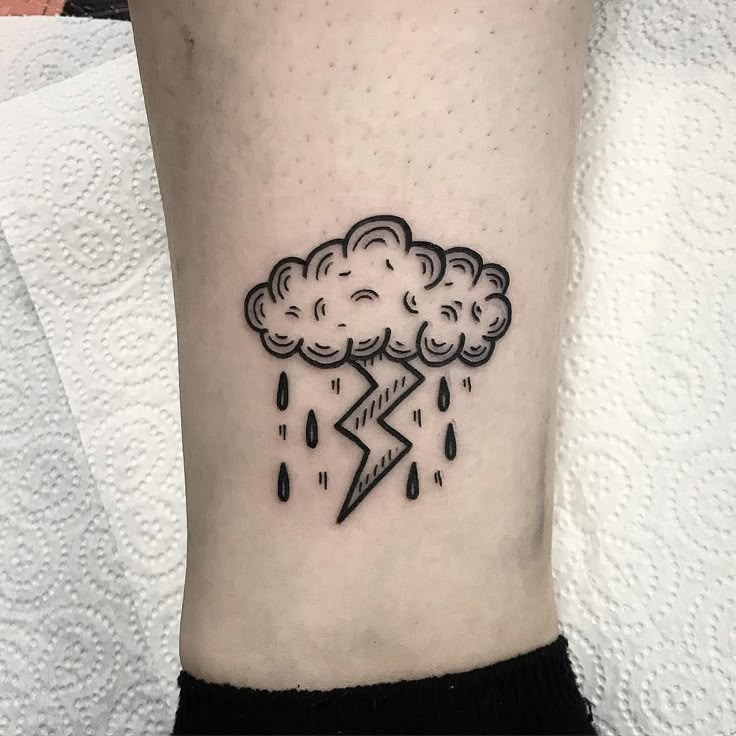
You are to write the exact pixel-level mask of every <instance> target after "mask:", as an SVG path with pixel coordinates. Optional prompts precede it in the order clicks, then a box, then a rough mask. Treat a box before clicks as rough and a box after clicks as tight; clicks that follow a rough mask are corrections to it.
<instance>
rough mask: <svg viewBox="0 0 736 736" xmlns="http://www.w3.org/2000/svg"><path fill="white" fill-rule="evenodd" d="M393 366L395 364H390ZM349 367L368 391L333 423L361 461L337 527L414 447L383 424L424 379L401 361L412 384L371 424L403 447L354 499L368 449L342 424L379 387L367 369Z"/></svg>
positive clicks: (354, 364) (369, 450)
mask: <svg viewBox="0 0 736 736" xmlns="http://www.w3.org/2000/svg"><path fill="white" fill-rule="evenodd" d="M394 362H396V361H394ZM348 363H349V365H351V366H352V367H353V368H354V369H355V370H356V371H358V373H360V374H361V375H362V376H363V377H364V378H365V379H366V381H367V382H368V389H367V390H366V391H365V392H364V393H363V394H361V396H360V398H358V400H357V401H356V402H355V403H354V404H353V405H352V406H351V407H350V408H349V409H348V410H347V411H346V412H345V413H344V414H343V415H342V416H341V417H340V419H338V420H337V422H335V425H334V426H335V429H336V430H337V431H338V432H339V433H340V434H341V435H342V436H343V437H347V438H348V439H349V440H350V441H351V442H354V443H355V444H356V445H357V446H358V447H360V449H361V450H362V451H363V457H362V458H361V460H360V464H359V465H358V469H357V470H356V471H355V474H354V475H353V479H352V481H351V483H350V488H349V489H348V492H347V495H346V496H345V500H344V501H343V504H342V508H341V509H340V513H339V514H338V516H337V523H338V524H341V523H342V522H343V521H345V519H347V517H348V516H349V515H350V514H351V513H352V512H353V511H355V509H356V508H357V507H358V505H359V504H360V503H361V502H362V501H363V499H364V498H366V496H368V494H369V493H370V492H371V491H372V490H373V489H374V488H375V487H376V486H377V485H378V484H379V483H380V482H381V480H382V479H383V478H384V476H386V475H387V474H388V473H389V472H390V471H391V470H392V469H393V468H394V467H395V466H396V465H398V463H399V462H400V461H401V460H402V458H404V457H405V456H406V455H407V454H408V453H409V452H410V451H411V448H412V447H413V446H414V445H413V444H412V442H411V440H409V439H408V438H407V437H405V436H404V435H403V434H401V433H400V432H399V431H397V430H396V429H394V428H393V427H391V426H390V425H389V424H387V422H386V421H385V420H386V418H387V417H388V416H389V414H391V412H392V411H393V410H394V409H395V408H396V407H397V406H398V405H399V404H400V403H401V402H402V401H404V399H406V398H407V397H408V396H409V395H410V394H411V393H413V392H414V391H415V390H416V389H417V388H418V387H419V386H421V385H422V383H424V376H423V375H422V374H421V373H420V372H419V371H418V370H417V369H416V368H414V366H413V365H411V364H410V363H408V362H407V361H402V362H401V365H402V367H403V368H405V369H406V370H407V371H408V372H409V373H411V374H412V375H413V376H414V377H415V378H416V379H417V381H416V383H414V384H412V385H411V386H409V388H408V389H407V390H406V391H405V392H404V393H402V394H399V395H398V396H397V397H396V398H395V400H394V401H393V402H391V403H390V404H389V405H388V406H387V407H386V408H385V409H384V410H383V411H382V412H381V413H380V414H379V415H378V416H377V417H376V419H375V422H376V423H377V424H378V426H379V427H381V429H383V430H384V431H385V432H388V434H390V435H391V436H392V437H394V438H395V439H397V440H398V441H399V442H400V443H401V444H403V445H404V449H403V450H402V451H401V452H399V454H398V455H396V456H395V457H393V462H392V458H391V453H390V452H389V455H388V457H387V464H386V466H385V467H382V468H381V472H380V473H378V474H377V475H376V479H375V481H373V482H372V483H371V484H370V486H369V487H368V488H367V489H366V490H365V491H364V492H363V493H362V494H361V495H359V496H355V489H356V488H357V486H358V484H359V483H360V480H361V478H362V475H363V468H365V465H366V463H367V462H368V456H369V455H370V452H371V449H370V447H369V446H368V445H366V444H365V443H364V442H363V440H361V439H360V437H358V436H357V435H356V434H354V433H353V432H352V431H351V430H349V429H348V428H347V426H345V422H347V421H348V419H350V417H351V416H352V414H353V412H355V411H356V410H357V409H358V407H359V406H360V405H361V404H362V403H363V402H364V401H366V400H367V399H368V398H369V397H370V396H371V395H372V394H373V393H374V391H375V390H376V389H377V388H378V387H379V383H378V382H377V381H376V379H375V378H373V376H372V375H371V374H370V373H369V372H368V369H367V368H366V367H365V366H364V365H362V364H361V363H360V362H358V361H354V360H351V361H348ZM382 398H383V394H381V395H380V396H379V397H378V400H379V402H380V401H381V399H382Z"/></svg>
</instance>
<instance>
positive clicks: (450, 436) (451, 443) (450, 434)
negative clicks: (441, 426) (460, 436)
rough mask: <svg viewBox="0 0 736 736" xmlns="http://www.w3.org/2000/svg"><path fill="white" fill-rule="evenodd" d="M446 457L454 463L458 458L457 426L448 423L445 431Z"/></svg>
mask: <svg viewBox="0 0 736 736" xmlns="http://www.w3.org/2000/svg"><path fill="white" fill-rule="evenodd" d="M444 451H445V457H446V458H447V459H448V460H450V461H452V460H454V459H455V458H456V457H457V437H456V436H455V426H454V423H453V422H448V423H447V428H446V429H445V446H444Z"/></svg>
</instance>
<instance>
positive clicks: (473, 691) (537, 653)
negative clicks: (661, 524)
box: [174, 636, 595, 734]
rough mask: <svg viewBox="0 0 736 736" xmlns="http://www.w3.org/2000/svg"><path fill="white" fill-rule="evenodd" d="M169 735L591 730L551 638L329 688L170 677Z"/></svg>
mask: <svg viewBox="0 0 736 736" xmlns="http://www.w3.org/2000/svg"><path fill="white" fill-rule="evenodd" d="M179 687H180V700H179V709H178V711H177V716H176V724H175V726H174V734H205V733H207V734H220V733H222V734H234V733H248V734H251V733H263V734H267V733H282V734H289V733H373V734H379V733H402V734H413V733H435V734H439V733H466V734H469V733H537V734H540V733H545V734H572V733H575V734H594V733H595V731H594V729H593V725H592V719H591V713H590V707H589V705H588V703H587V701H586V700H585V699H584V698H583V697H582V695H581V694H580V691H579V689H578V686H577V683H576V681H575V676H574V674H573V671H572V668H571V666H570V660H569V657H568V653H567V641H566V639H565V638H564V637H562V636H560V637H559V638H558V639H556V640H555V641H554V642H552V643H551V644H549V645H547V646H544V647H540V648H539V649H535V650H534V651H532V652H529V653H528V654H522V655H520V656H518V657H514V658H513V659H509V660H505V661H503V662H498V663H496V664H493V665H489V666H487V667H481V668H479V669H475V670H471V671H469V672H462V673H458V674H451V675H442V676H439V677H428V678H425V679H422V680H407V681H403V682H395V683H384V684H378V685H361V686H356V687H347V688H338V689H335V690H255V689H252V688H240V687H233V686H231V685H218V684H211V683H207V682H204V681H202V680H199V679H197V678H196V677H192V675H190V674H188V673H187V672H182V673H181V675H180V676H179Z"/></svg>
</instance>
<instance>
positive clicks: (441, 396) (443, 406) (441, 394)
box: [437, 376, 451, 412]
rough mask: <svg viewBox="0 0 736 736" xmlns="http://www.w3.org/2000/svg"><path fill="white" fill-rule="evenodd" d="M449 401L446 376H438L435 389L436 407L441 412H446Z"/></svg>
mask: <svg viewBox="0 0 736 736" xmlns="http://www.w3.org/2000/svg"><path fill="white" fill-rule="evenodd" d="M450 401H451V394H450V384H449V383H447V378H445V377H444V376H442V377H441V378H440V386H439V388H438V389H437V408H438V409H439V410H440V411H441V412H446V411H447V410H448V409H449V408H450Z"/></svg>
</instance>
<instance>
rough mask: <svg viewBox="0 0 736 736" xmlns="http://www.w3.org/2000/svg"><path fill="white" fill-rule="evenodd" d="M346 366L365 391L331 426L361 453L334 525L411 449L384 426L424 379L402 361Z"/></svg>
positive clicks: (378, 360) (354, 362)
mask: <svg viewBox="0 0 736 736" xmlns="http://www.w3.org/2000/svg"><path fill="white" fill-rule="evenodd" d="M348 363H349V365H351V366H352V367H353V368H354V369H355V370H356V371H358V373H360V374H361V375H362V376H363V377H364V378H365V379H366V380H367V381H368V389H367V391H366V392H365V393H364V394H363V395H362V396H361V397H360V398H359V399H358V400H357V401H356V402H355V403H354V404H353V405H352V406H351V407H350V408H349V409H348V410H347V412H346V413H345V414H344V415H343V416H342V417H341V418H340V419H339V420H338V421H337V422H336V423H335V429H336V430H337V431H338V432H340V434H342V435H343V436H344V437H347V438H348V439H349V440H351V441H352V442H354V443H355V444H356V445H358V447H360V449H361V450H362V451H363V457H362V459H361V461H360V465H358V469H357V470H356V471H355V475H354V476H353V480H352V482H351V484H350V488H349V490H348V493H347V495H346V496H345V501H344V502H343V505H342V508H341V509H340V513H339V514H338V517H337V523H338V524H340V523H342V522H343V521H345V519H347V517H348V516H349V515H350V514H351V513H352V512H353V511H354V510H355V508H356V507H357V506H358V504H359V503H360V502H361V501H362V500H363V499H364V498H365V497H366V496H367V495H368V494H369V493H370V492H371V491H372V490H373V489H374V488H375V487H376V486H377V485H378V484H379V483H380V482H381V480H383V478H384V477H385V476H386V475H388V473H390V472H391V470H393V468H394V467H395V466H396V465H397V464H398V463H399V462H400V461H401V459H402V458H403V457H404V456H405V455H406V454H407V453H408V452H409V451H410V450H411V448H412V443H411V441H410V440H408V439H407V438H406V437H404V435H403V434H401V433H400V432H398V431H397V430H396V429H394V428H393V427H391V426H390V425H389V424H387V422H386V418H387V417H388V415H389V414H391V412H392V411H393V410H394V409H395V408H396V407H397V406H398V405H399V404H400V403H401V402H402V401H403V400H404V399H406V397H407V396H409V394H411V393H412V391H414V390H415V389H416V388H417V386H419V385H420V384H421V383H422V382H423V381H424V376H423V375H422V374H421V373H420V372H419V371H418V370H416V368H414V367H413V366H411V365H409V363H407V362H406V361H394V360H389V359H386V358H384V357H383V356H381V355H379V356H376V357H374V358H370V359H369V360H355V359H354V360H349V361H348Z"/></svg>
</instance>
